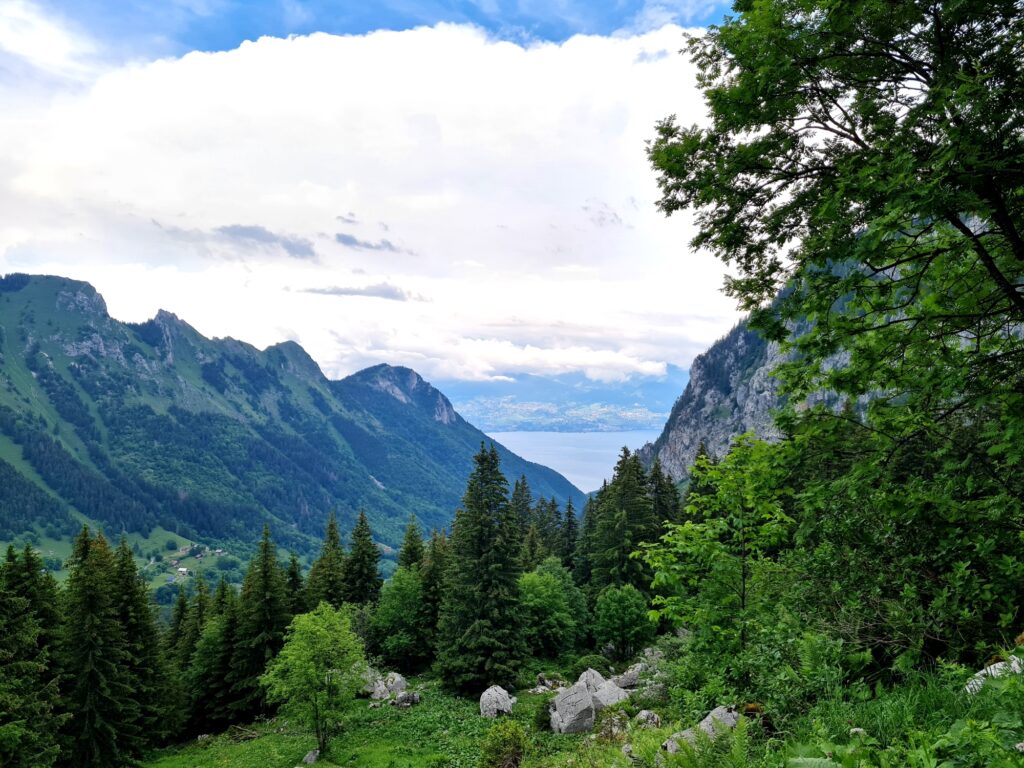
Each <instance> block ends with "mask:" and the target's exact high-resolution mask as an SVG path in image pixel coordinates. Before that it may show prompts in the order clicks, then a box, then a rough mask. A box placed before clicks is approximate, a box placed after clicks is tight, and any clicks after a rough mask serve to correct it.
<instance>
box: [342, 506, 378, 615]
mask: <svg viewBox="0 0 1024 768" xmlns="http://www.w3.org/2000/svg"><path fill="white" fill-rule="evenodd" d="M381 583H382V579H381V577H380V550H379V549H378V548H377V545H376V544H374V543H373V531H371V530H370V523H369V521H368V520H367V519H366V513H365V512H363V511H360V512H359V521H358V522H357V523H356V527H355V528H353V529H352V547H351V550H350V551H349V556H348V562H347V563H346V568H345V587H344V589H345V591H344V595H345V602H347V603H352V604H353V605H366V604H367V603H374V602H376V601H377V598H378V597H379V596H380V585H381Z"/></svg>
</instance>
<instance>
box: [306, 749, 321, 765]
mask: <svg viewBox="0 0 1024 768" xmlns="http://www.w3.org/2000/svg"><path fill="white" fill-rule="evenodd" d="M319 759H320V750H319V749H314V750H311V751H309V752H307V753H306V756H305V757H304V758H302V764H303V765H313V763H315V762H316V761H317V760H319Z"/></svg>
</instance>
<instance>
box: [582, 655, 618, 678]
mask: <svg viewBox="0 0 1024 768" xmlns="http://www.w3.org/2000/svg"><path fill="white" fill-rule="evenodd" d="M588 669H593V670H596V671H597V672H600V673H601V674H602V675H607V674H609V673H610V672H611V669H612V663H611V662H610V661H608V659H606V658H605V657H604V656H601V655H600V654H597V653H588V654H587V655H586V656H580V657H579V658H578V659H576V663H575V664H573V667H572V676H573V679H574V680H575V679H578V678H579V676H580V675H582V674H583V673H584V672H586V671H587V670H588Z"/></svg>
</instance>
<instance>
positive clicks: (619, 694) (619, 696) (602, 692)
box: [592, 680, 629, 712]
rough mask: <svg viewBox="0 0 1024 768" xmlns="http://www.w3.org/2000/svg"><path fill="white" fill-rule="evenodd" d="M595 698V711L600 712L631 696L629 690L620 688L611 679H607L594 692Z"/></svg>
mask: <svg viewBox="0 0 1024 768" xmlns="http://www.w3.org/2000/svg"><path fill="white" fill-rule="evenodd" d="M592 696H593V698H594V711H595V712H600V711H601V710H602V709H604V708H605V707H610V706H612V705H614V704H619V703H620V702H623V701H625V700H626V699H628V698H629V691H626V690H625V689H623V688H619V686H617V685H616V684H615V683H613V682H612V681H611V680H605V681H604V683H602V684H601V686H600V687H599V688H598V689H597V690H596V691H594V693H593V694H592Z"/></svg>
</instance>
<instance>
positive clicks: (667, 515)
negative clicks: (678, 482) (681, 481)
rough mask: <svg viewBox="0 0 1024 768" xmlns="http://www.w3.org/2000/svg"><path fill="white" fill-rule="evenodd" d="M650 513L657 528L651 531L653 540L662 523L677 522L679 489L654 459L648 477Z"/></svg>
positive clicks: (657, 534)
mask: <svg viewBox="0 0 1024 768" xmlns="http://www.w3.org/2000/svg"><path fill="white" fill-rule="evenodd" d="M648 482H649V486H650V495H651V504H652V506H653V509H652V514H653V518H654V520H655V521H656V523H657V529H656V531H654V532H653V536H654V538H653V539H649V541H654V540H655V539H657V538H660V536H661V534H663V533H664V532H665V531H664V525H663V523H665V522H669V523H678V522H679V518H680V508H679V491H678V490H677V489H676V486H675V483H673V482H672V478H670V477H669V476H668V475H666V474H665V472H664V471H663V470H662V468H661V462H660V461H659V460H658V459H655V460H654V464H653V466H652V467H651V474H650V478H649V481H648Z"/></svg>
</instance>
